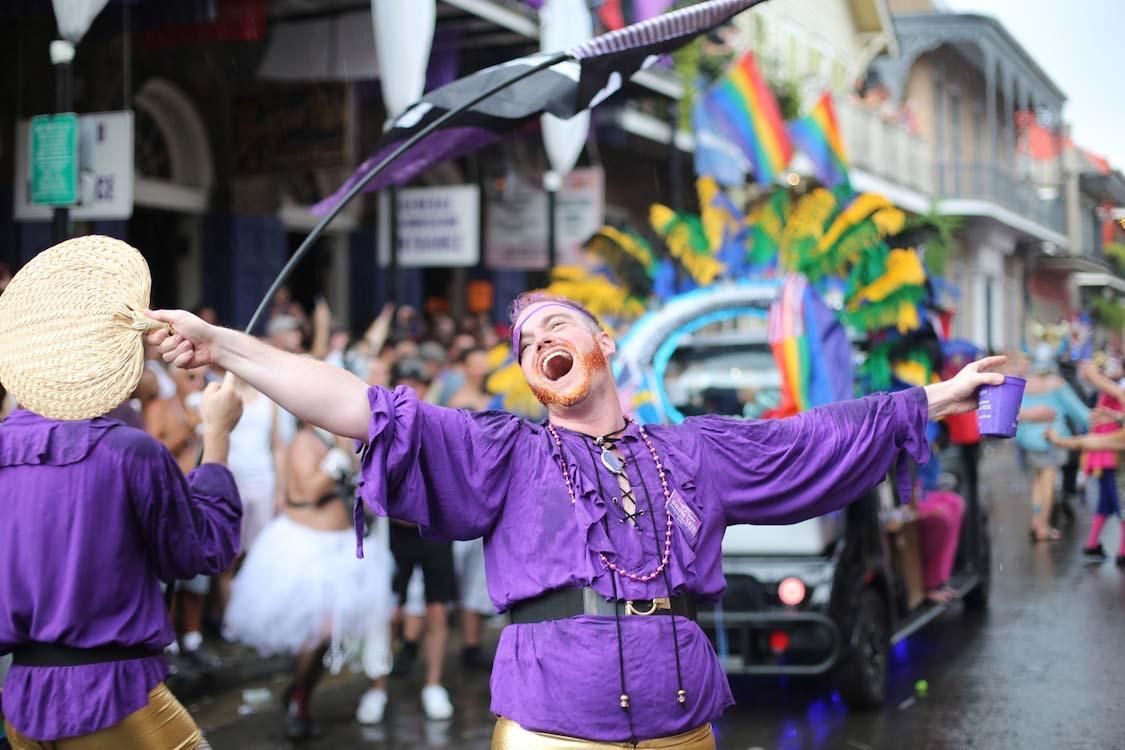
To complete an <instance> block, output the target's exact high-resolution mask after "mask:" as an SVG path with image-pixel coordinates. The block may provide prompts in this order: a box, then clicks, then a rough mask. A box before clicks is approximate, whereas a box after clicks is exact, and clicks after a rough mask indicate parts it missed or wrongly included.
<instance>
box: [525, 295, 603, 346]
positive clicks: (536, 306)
mask: <svg viewBox="0 0 1125 750" xmlns="http://www.w3.org/2000/svg"><path fill="white" fill-rule="evenodd" d="M551 306H555V307H567V308H570V309H571V310H575V311H576V312H580V313H582V314H583V315H585V316H586V317H587V318H589V319H590V320H592V321H594V324H595V325H597V326H598V327H601V323H598V319H597V318H595V317H594V314H593V313H591V312H590V311H589V310H587V309H586V308H584V307H582V306H581V305H579V304H577V303H575V302H571V301H570V300H565V299H545V300H542V301H541V302H532V303H531V304H530V305H528V306H527V307H525V308H524V310H523V312H521V313H520V314H519V315H518V316H517V317H516V322H515V323H514V324H513V325H512V356H513V357H515V359H516V361H517V362H518V361H519V358H520V333H521V332H522V331H523V326H524V324H525V323H527V319H528V318H530V317H531V316H532V315H533V314H535V313H537V312H539V311H540V310H542V309H543V308H545V307H551Z"/></svg>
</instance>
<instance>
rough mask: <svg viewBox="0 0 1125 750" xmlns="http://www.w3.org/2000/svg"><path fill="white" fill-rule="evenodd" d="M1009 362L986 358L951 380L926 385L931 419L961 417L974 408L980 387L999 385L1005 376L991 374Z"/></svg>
mask: <svg viewBox="0 0 1125 750" xmlns="http://www.w3.org/2000/svg"><path fill="white" fill-rule="evenodd" d="M1007 361H1008V358H1007V357H985V358H984V359H979V360H977V361H976V362H970V363H969V364H967V365H965V367H964V368H962V370H961V372H959V373H957V375H956V376H954V377H953V378H952V379H951V380H946V381H945V382H943V383H934V384H933V385H928V386H926V397H927V398H928V399H929V402H930V419H941V418H942V417H947V416H949V415H950V414H962V413H964V412H968V411H973V410H974V409H976V408H977V391H978V390H979V389H980V387H981V386H982V385H1000V384H1001V383H1003V382H1004V375H1003V374H1002V373H999V372H993V370H995V369H996V368H998V367H1001V366H1003V365H1004V363H1006V362H1007Z"/></svg>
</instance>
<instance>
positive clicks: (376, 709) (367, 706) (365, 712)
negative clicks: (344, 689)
mask: <svg viewBox="0 0 1125 750" xmlns="http://www.w3.org/2000/svg"><path fill="white" fill-rule="evenodd" d="M386 710H387V691H385V690H377V689H375V688H372V689H371V690H368V691H367V692H366V693H364V694H363V697H362V698H360V699H359V708H357V709H356V710H355V720H356V721H358V722H359V723H360V724H378V723H379V722H381V721H382V720H383V712H384V711H386Z"/></svg>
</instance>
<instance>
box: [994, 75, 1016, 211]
mask: <svg viewBox="0 0 1125 750" xmlns="http://www.w3.org/2000/svg"><path fill="white" fill-rule="evenodd" d="M1000 72H1001V82H1002V85H1003V87H1004V109H1003V114H1002V120H1003V122H1004V143H1003V145H1002V146H1001V153H999V154H997V155H996V159H995V160H994V161H993V164H992V166H993V170H994V173H995V176H996V177H997V178H998V179H999V186H998V194H999V193H1000V191H1004V190H1008V189H1009V182H1010V180H1009V179H1008V174H1009V173H1010V172H1011V171H1012V167H1011V165H1012V160H1013V159H1014V158H1015V154H1016V104H1015V101H1016V96H1015V89H1016V85H1015V77H1014V75H1013V74H1012V72H1011V70H1009V69H1006V68H1004V67H1003V66H1001V68H1000Z"/></svg>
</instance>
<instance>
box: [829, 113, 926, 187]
mask: <svg viewBox="0 0 1125 750" xmlns="http://www.w3.org/2000/svg"><path fill="white" fill-rule="evenodd" d="M836 114H837V117H839V120H840V130H841V132H842V134H843V137H844V145H845V146H846V147H847V149H848V158H849V159H850V160H851V163H852V166H855V167H859V168H860V169H862V170H864V171H866V172H870V173H871V174H874V175H878V176H879V177H883V178H885V179H888V180H890V181H892V182H895V183H897V184H899V185H903V186H904V187H908V188H911V189H912V190H917V191H918V192H920V193H924V194H925V195H927V196H930V195H933V194H934V170H933V163H932V158H931V151H930V147H929V144H927V143H926V141H925V140H924V139H922V138H920V137H918V136H916V135H912V134H911V133H910V132H909V131H907V129H906V128H905V127H903V125H902V124H901V123H898V122H893V121H888V120H886V119H884V118H883V116H882V115H881V114H880V113H879V112H876V111H874V110H872V109H868V108H865V107H860V106H858V105H856V104H853V103H851V102H848V101H841V102H839V103H838V104H837V107H836Z"/></svg>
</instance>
